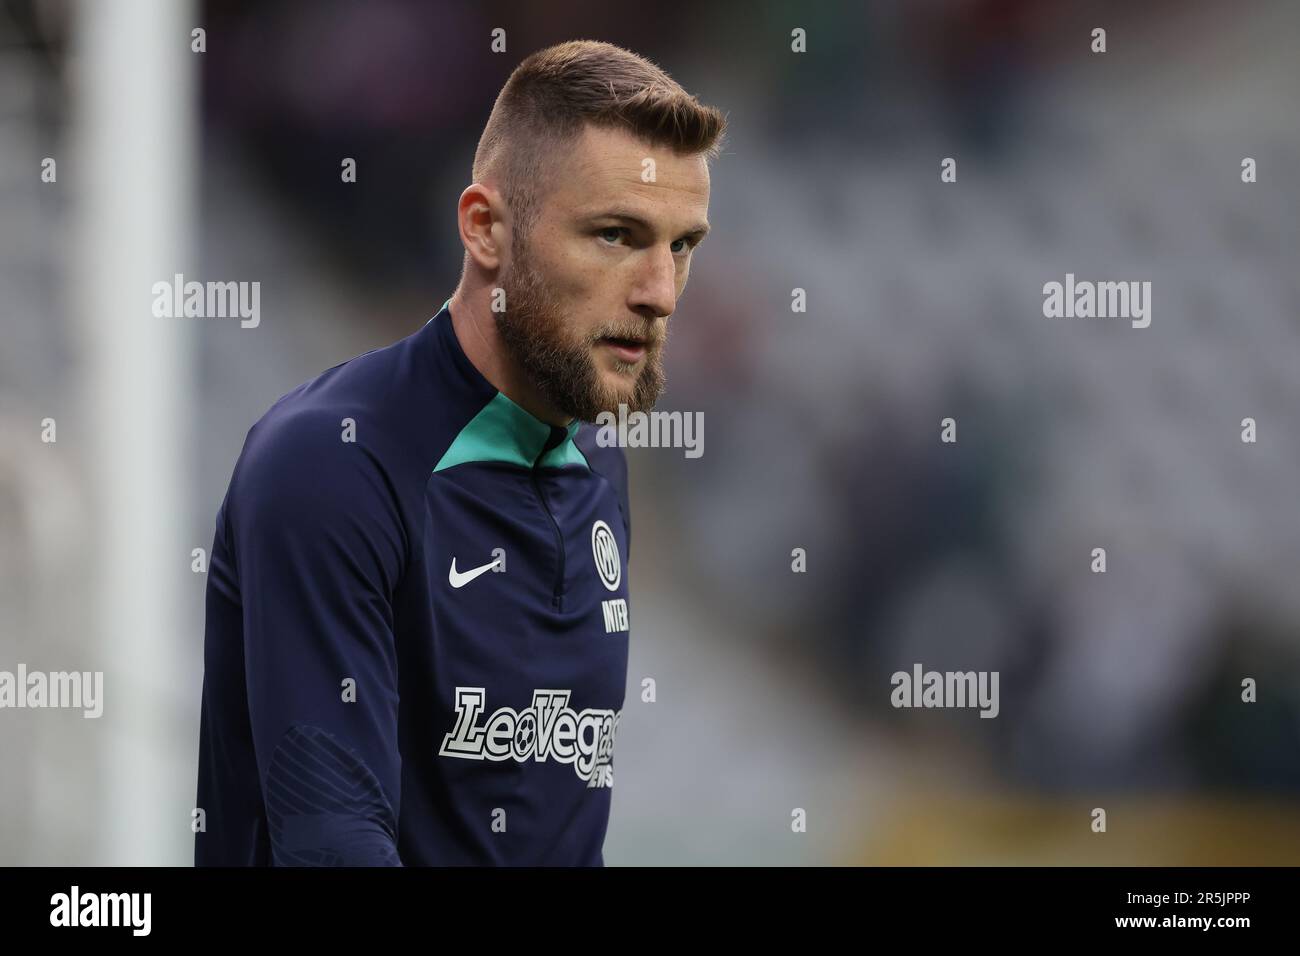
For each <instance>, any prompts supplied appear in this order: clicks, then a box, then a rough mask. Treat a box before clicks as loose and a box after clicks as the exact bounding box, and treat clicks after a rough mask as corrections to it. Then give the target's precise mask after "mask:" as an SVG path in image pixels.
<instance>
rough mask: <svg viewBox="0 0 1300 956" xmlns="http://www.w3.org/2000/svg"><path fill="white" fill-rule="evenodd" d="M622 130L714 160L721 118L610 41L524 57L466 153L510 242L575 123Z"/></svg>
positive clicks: (576, 129)
mask: <svg viewBox="0 0 1300 956" xmlns="http://www.w3.org/2000/svg"><path fill="white" fill-rule="evenodd" d="M586 123H591V124H593V125H596V126H602V127H610V128H623V129H626V130H628V131H629V132H631V133H633V134H634V135H636V136H638V137H640V138H642V139H644V140H646V141H648V142H649V143H651V144H652V145H655V146H665V147H668V148H670V149H672V150H673V151H674V152H677V153H682V154H686V155H692V154H695V153H704V154H705V159H706V161H708V160H712V159H715V158H716V157H717V155H718V153H719V152H720V150H721V148H722V139H723V133H724V131H725V129H726V126H727V121H726V119H725V117H724V116H723V115H722V113H721V112H719V111H718V110H717V109H715V108H714V107H712V106H705V105H703V104H701V103H700V102H699V100H697V99H696V98H695V97H694V96H692V95H691V94H689V93H687V92H686V91H685V90H684V89H682V88H681V86H679V85H678V84H677V82H676V81H675V80H674V79H673V78H672V77H670V76H669V75H668V74H667V73H665V72H664V71H663V70H661V69H660V68H659V67H657V66H655V64H653V63H651V62H650V61H649V60H647V59H645V58H643V57H640V56H637V55H636V54H635V53H631V52H629V51H627V50H624V49H623V48H622V47H617V46H614V45H613V44H611V43H602V42H599V41H596V40H571V41H569V42H568V43H560V44H558V45H556V46H552V47H547V48H546V49H544V50H539V51H537V52H536V53H533V54H531V55H530V56H528V57H527V58H525V59H524V61H523V62H522V63H520V64H519V65H518V66H517V67H515V70H514V72H513V73H511V74H510V79H508V80H507V81H506V85H505V86H504V87H502V89H501V93H500V94H499V95H498V96H497V100H496V104H495V105H494V106H493V107H492V115H491V116H489V117H488V121H487V126H486V127H484V129H483V136H482V137H481V138H480V139H479V143H478V149H477V151H475V153H474V169H473V176H474V180H475V182H484V181H485V177H487V176H488V175H489V174H490V175H492V176H493V177H494V178H495V179H496V181H497V185H498V187H499V188H500V189H501V192H502V194H503V196H504V197H505V200H506V205H507V206H508V207H509V209H510V213H511V216H512V217H513V218H514V220H515V227H514V231H515V235H516V240H518V239H519V238H520V237H522V236H525V235H527V233H528V232H529V230H530V229H531V227H532V224H533V222H534V220H535V219H536V216H537V211H538V206H539V205H540V201H541V188H540V186H541V183H542V182H543V179H544V178H545V175H546V164H547V162H548V161H549V160H550V158H551V157H553V156H555V155H558V153H559V151H560V150H561V149H562V148H563V146H564V145H565V144H566V143H567V142H569V141H570V140H571V139H573V138H574V137H576V136H578V135H579V134H580V133H581V132H582V129H583V125H584V124H586Z"/></svg>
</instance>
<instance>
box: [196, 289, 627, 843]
mask: <svg viewBox="0 0 1300 956" xmlns="http://www.w3.org/2000/svg"><path fill="white" fill-rule="evenodd" d="M449 305H450V300H448V302H447V303H444V305H443V307H442V308H441V309H440V310H439V312H438V314H437V315H435V316H434V317H433V318H432V319H430V320H429V321H428V322H427V323H426V324H425V325H424V326H423V327H422V328H421V329H420V330H419V331H418V332H416V333H414V334H413V335H410V336H408V337H407V338H405V339H402V340H401V341H399V342H396V343H394V344H393V345H390V346H388V347H386V348H381V349H377V350H375V351H372V352H367V353H366V354H364V355H361V356H359V357H357V358H354V359H352V360H351V361H349V362H345V363H343V364H342V365H339V366H336V367H335V368H332V369H330V370H329V371H327V372H324V373H323V374H321V375H320V376H319V377H317V378H315V379H313V380H312V381H310V382H307V383H306V384H304V385H301V386H299V387H298V388H296V389H294V390H293V391H292V392H290V393H289V394H287V395H285V396H284V397H283V398H281V399H280V400H279V401H278V402H276V403H275V405H274V406H272V408H271V409H270V410H269V411H268V412H267V413H266V414H265V415H264V416H263V417H262V418H261V419H260V420H259V421H258V422H257V423H256V424H255V425H254V426H253V427H252V429H250V431H249V433H248V437H247V439H246V441H245V443H244V448H243V451H242V453H241V454H240V456H239V460H238V462H237V463H236V465H235V469H234V474H233V475H232V477H231V480H230V486H229V489H228V491H227V493H226V497H225V500H224V501H223V502H222V505H221V508H220V510H219V512H218V514H217V526H216V536H215V540H214V542H213V547H212V558H211V562H210V568H209V573H208V582H207V599H206V631H205V635H204V675H203V699H202V718H201V731H200V742H199V773H198V800H197V803H196V807H197V808H199V809H200V810H202V814H201V815H199V816H196V820H197V821H198V822H196V824H195V826H196V828H197V829H198V832H197V833H196V835H195V842H194V861H195V864H196V865H198V866H244V865H258V866H262V865H278V866H285V865H299V866H314V865H466V864H469V865H474V864H505V865H595V866H600V865H603V863H604V858H603V855H602V849H601V848H602V844H603V842H604V838H605V829H606V824H607V822H608V819H609V809H610V796H611V787H612V786H613V782H614V779H613V761H612V753H613V745H614V737H615V734H616V732H617V730H618V722H619V717H620V713H621V710H622V706H623V700H624V692H625V686H626V680H627V661H628V613H627V612H628V608H627V597H628V581H627V574H626V568H625V563H626V560H627V556H628V546H629V535H630V526H629V515H628V490H627V465H626V460H625V457H624V454H623V451H622V449H620V448H618V447H602V446H600V445H598V444H597V442H596V440H595V436H596V433H597V429H596V428H595V427H594V426H593V425H590V424H586V423H579V422H577V421H575V422H573V423H571V424H570V425H569V426H568V427H567V428H561V427H558V426H553V425H549V424H547V423H545V422H542V421H541V420H539V419H537V418H535V417H534V416H532V415H531V414H529V413H528V412H526V411H525V410H524V409H522V408H521V407H520V406H518V405H516V404H515V403H514V402H512V401H511V400H510V399H509V398H507V397H506V396H505V395H504V394H503V393H501V392H498V391H497V390H496V389H495V388H494V387H493V386H492V385H491V384H490V383H489V382H488V381H487V380H486V379H485V378H484V377H483V376H482V375H481V374H480V373H479V372H478V370H477V369H476V368H475V367H474V366H473V364H472V363H471V362H470V361H469V359H468V358H467V357H466V355H465V353H464V351H463V350H462V348H461V346H460V342H459V340H458V338H457V336H456V332H455V330H454V328H453V326H452V322H451V313H450V311H449Z"/></svg>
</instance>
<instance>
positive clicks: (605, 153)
mask: <svg viewBox="0 0 1300 956" xmlns="http://www.w3.org/2000/svg"><path fill="white" fill-rule="evenodd" d="M647 159H651V160H654V165H653V178H652V179H651V176H650V173H649V172H648V170H649V169H651V166H650V164H649V163H646V162H645V160H647ZM549 172H550V174H551V177H552V179H551V181H550V182H549V183H546V184H543V190H542V191H543V194H544V195H543V198H542V200H541V204H540V206H539V209H538V213H537V219H536V221H535V223H534V225H533V228H532V230H531V232H530V234H529V235H528V236H527V237H526V238H525V237H521V236H519V235H518V233H516V234H515V235H514V236H513V237H512V245H511V254H510V261H509V263H508V264H507V265H506V266H505V268H504V269H503V274H502V276H501V279H500V281H501V286H502V288H503V289H504V291H505V311H504V312H501V313H497V314H496V320H497V328H498V330H499V332H500V334H501V338H502V340H503V342H504V344H505V346H506V348H507V350H508V351H509V352H510V355H511V357H512V359H513V360H514V361H515V363H516V364H517V365H518V366H519V367H520V368H522V369H523V370H524V372H525V373H526V374H527V375H528V376H529V377H530V378H531V380H532V382H533V384H534V385H535V386H536V387H537V388H538V389H539V390H540V391H541V392H542V393H543V395H544V396H545V397H546V398H547V400H548V401H549V402H550V403H551V404H552V405H554V406H555V407H556V408H557V409H558V410H560V411H561V412H564V413H566V414H569V415H573V416H575V417H577V418H580V419H582V420H584V421H594V420H595V418H596V416H597V415H598V414H599V413H600V412H602V411H609V412H617V411H618V406H619V404H620V403H623V404H626V405H627V406H628V408H629V410H631V411H647V410H649V409H650V408H652V407H653V406H654V404H655V402H656V401H657V400H658V398H659V394H660V392H661V391H662V390H663V386H664V370H663V349H664V344H665V342H666V341H667V337H668V317H669V316H670V315H672V313H673V310H674V309H675V308H676V305H677V298H678V297H679V296H680V295H681V294H682V290H683V289H684V288H685V286H686V277H687V274H688V273H689V272H690V264H691V251H692V250H693V249H694V247H695V245H696V244H698V243H699V241H700V240H701V239H703V238H704V232H706V231H707V229H708V208H709V170H708V165H707V163H706V160H705V158H704V156H703V155H702V154H700V155H695V156H678V155H677V154H675V153H673V152H672V151H671V150H669V149H665V148H661V147H652V146H649V145H647V144H646V143H644V142H643V141H641V140H639V139H637V138H635V137H633V136H632V135H631V134H629V133H626V132H624V131H621V130H609V129H602V128H598V127H594V126H587V127H586V128H585V129H584V131H583V133H582V135H581V136H580V137H579V138H578V139H577V140H576V141H575V142H574V144H573V147H572V149H570V150H568V151H567V152H566V153H565V155H563V156H560V157H556V158H555V159H554V160H553V161H552V163H551V165H550V168H549ZM646 179H651V181H649V182H647V181H645V180H646ZM521 239H522V241H521Z"/></svg>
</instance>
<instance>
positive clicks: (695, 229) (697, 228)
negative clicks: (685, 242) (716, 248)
mask: <svg viewBox="0 0 1300 956" xmlns="http://www.w3.org/2000/svg"><path fill="white" fill-rule="evenodd" d="M583 218H584V219H621V220H623V221H624V222H630V223H632V224H633V225H636V226H640V227H641V228H642V229H645V230H647V231H650V223H648V222H646V221H645V220H644V219H642V218H641V217H640V216H637V215H635V214H633V213H631V212H628V211H627V210H624V209H607V210H605V211H603V212H593V213H589V214H587V215H586V216H584V217H583ZM708 234H709V224H708V223H707V222H701V223H697V224H696V225H694V226H692V227H691V228H689V229H687V230H686V232H684V233H683V234H682V235H684V236H699V237H700V238H701V239H702V238H704V237H705V236H707V235H708Z"/></svg>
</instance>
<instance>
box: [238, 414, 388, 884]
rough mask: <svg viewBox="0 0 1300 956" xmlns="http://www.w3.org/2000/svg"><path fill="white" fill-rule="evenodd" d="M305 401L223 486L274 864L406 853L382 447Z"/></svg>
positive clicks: (256, 443)
mask: <svg viewBox="0 0 1300 956" xmlns="http://www.w3.org/2000/svg"><path fill="white" fill-rule="evenodd" d="M342 417H344V416H343V415H342V414H339V415H333V414H326V413H323V412H320V411H314V412H312V413H311V414H309V415H296V416H293V417H289V418H285V419H281V420H278V421H276V422H275V423H274V424H273V425H272V426H270V427H268V426H267V425H266V423H263V424H262V425H259V426H257V427H256V428H254V430H253V431H252V432H250V434H249V438H248V441H247V443H246V445H245V448H244V453H243V455H242V456H241V458H240V461H239V464H238V465H237V466H236V469H235V474H234V476H233V478H232V482H231V491H230V494H229V496H228V498H227V506H226V508H227V512H226V515H225V518H226V532H227V534H228V536H229V540H228V542H227V546H228V554H229V555H230V557H231V559H232V560H233V563H234V565H235V566H234V568H233V569H232V570H233V572H234V576H235V577H236V579H237V581H238V588H239V600H240V602H241V605H242V618H243V631H244V654H245V674H246V678H247V691H248V714H249V721H250V724H251V729H252V736H253V744H254V750H255V753H256V760H257V768H258V774H259V778H260V781H261V786H262V793H263V796H264V799H265V803H266V810H267V823H268V828H269V836H270V841H271V846H272V856H273V861H274V863H275V864H276V865H280V866H284V865H297V866H318V865H345V866H347V865H362V866H365V865H389V866H400V865H401V860H400V858H399V856H398V851H397V820H398V811H399V808H400V800H401V776H402V768H401V755H400V753H399V750H398V684H397V655H396V649H395V646H394V638H393V633H394V621H393V609H392V595H393V589H394V587H395V585H396V582H397V581H398V580H399V577H400V573H401V568H402V565H403V560H404V554H405V547H404V545H405V536H404V532H403V530H402V523H401V519H400V513H399V511H398V509H397V506H396V504H395V503H394V500H393V497H392V494H391V489H390V488H389V486H388V484H387V482H386V480H385V477H384V474H383V471H382V469H381V468H380V466H379V464H378V463H377V461H376V459H375V458H374V457H373V456H372V455H371V454H370V452H368V451H367V450H366V448H365V447H364V446H363V445H362V444H360V443H358V442H347V441H344V440H343V439H342V427H341V425H340V420H341V418H342Z"/></svg>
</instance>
